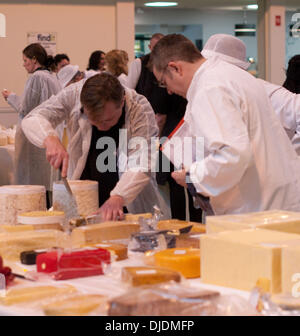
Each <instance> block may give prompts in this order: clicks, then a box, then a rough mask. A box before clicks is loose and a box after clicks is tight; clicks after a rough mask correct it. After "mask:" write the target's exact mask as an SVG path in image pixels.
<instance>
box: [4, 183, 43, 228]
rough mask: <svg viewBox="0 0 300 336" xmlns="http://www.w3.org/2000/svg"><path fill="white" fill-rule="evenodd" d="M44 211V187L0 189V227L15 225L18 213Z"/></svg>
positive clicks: (11, 186) (14, 186)
mask: <svg viewBox="0 0 300 336" xmlns="http://www.w3.org/2000/svg"><path fill="white" fill-rule="evenodd" d="M36 210H37V211H45V210H46V189H45V187H44V186H37V185H35V186H33V185H8V186H1V187H0V225H15V224H16V223H17V216H18V214H19V213H22V212H27V211H36Z"/></svg>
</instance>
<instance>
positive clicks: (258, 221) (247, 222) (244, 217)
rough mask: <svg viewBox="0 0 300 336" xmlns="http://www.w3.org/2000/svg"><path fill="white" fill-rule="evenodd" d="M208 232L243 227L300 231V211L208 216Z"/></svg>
mask: <svg viewBox="0 0 300 336" xmlns="http://www.w3.org/2000/svg"><path fill="white" fill-rule="evenodd" d="M206 226H207V233H209V234H210V233H218V232H222V231H231V230H243V229H255V228H261V229H267V230H275V231H282V232H287V233H297V234H299V233H300V213H299V212H292V211H284V210H269V211H262V212H253V213H246V214H239V215H222V216H207V217H206Z"/></svg>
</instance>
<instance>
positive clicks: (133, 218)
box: [125, 212, 152, 222]
mask: <svg viewBox="0 0 300 336" xmlns="http://www.w3.org/2000/svg"><path fill="white" fill-rule="evenodd" d="M140 217H143V218H145V219H149V218H152V213H150V212H146V213H140V214H125V221H129V222H138V221H139V218H140Z"/></svg>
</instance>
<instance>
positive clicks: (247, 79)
mask: <svg viewBox="0 0 300 336" xmlns="http://www.w3.org/2000/svg"><path fill="white" fill-rule="evenodd" d="M187 100H188V105H187V109H186V113H185V121H186V122H187V123H188V124H189V127H190V132H191V134H192V135H195V136H198V137H203V138H204V159H203V160H201V161H198V162H194V163H193V164H192V165H191V167H190V177H191V180H192V181H193V183H194V184H195V186H196V189H197V191H198V192H199V193H202V194H203V195H205V196H209V197H210V200H211V204H212V207H213V210H214V212H215V214H217V215H222V214H229V213H245V212H254V211H263V210H269V209H284V210H293V211H300V176H299V175H300V161H299V160H300V158H298V156H297V154H296V152H295V150H294V148H293V147H292V144H291V142H290V140H289V138H288V137H287V135H286V133H285V131H284V129H283V127H282V126H281V124H280V122H279V119H278V118H277V116H276V114H275V112H274V110H273V109H272V106H271V103H270V99H269V98H268V96H267V94H266V91H265V90H264V87H263V86H262V85H261V83H259V81H257V79H256V78H255V77H253V76H252V75H250V74H248V73H247V72H246V71H244V70H241V69H239V68H238V67H236V66H233V65H231V64H229V63H226V62H224V61H222V60H220V59H210V60H207V61H205V62H204V63H203V64H202V65H201V66H200V68H199V69H198V70H197V72H196V73H195V74H194V77H193V79H192V82H191V84H190V86H189V89H188V91H187Z"/></svg>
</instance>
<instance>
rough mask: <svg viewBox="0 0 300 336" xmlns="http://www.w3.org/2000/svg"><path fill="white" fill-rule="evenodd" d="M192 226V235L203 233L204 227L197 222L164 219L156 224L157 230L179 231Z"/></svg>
mask: <svg viewBox="0 0 300 336" xmlns="http://www.w3.org/2000/svg"><path fill="white" fill-rule="evenodd" d="M190 225H192V229H191V231H190V232H193V233H205V232H206V226H205V225H204V224H201V223H197V222H187V221H183V220H179V219H166V220H161V221H159V222H158V223H157V229H158V230H179V229H182V228H185V227H187V226H190Z"/></svg>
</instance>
